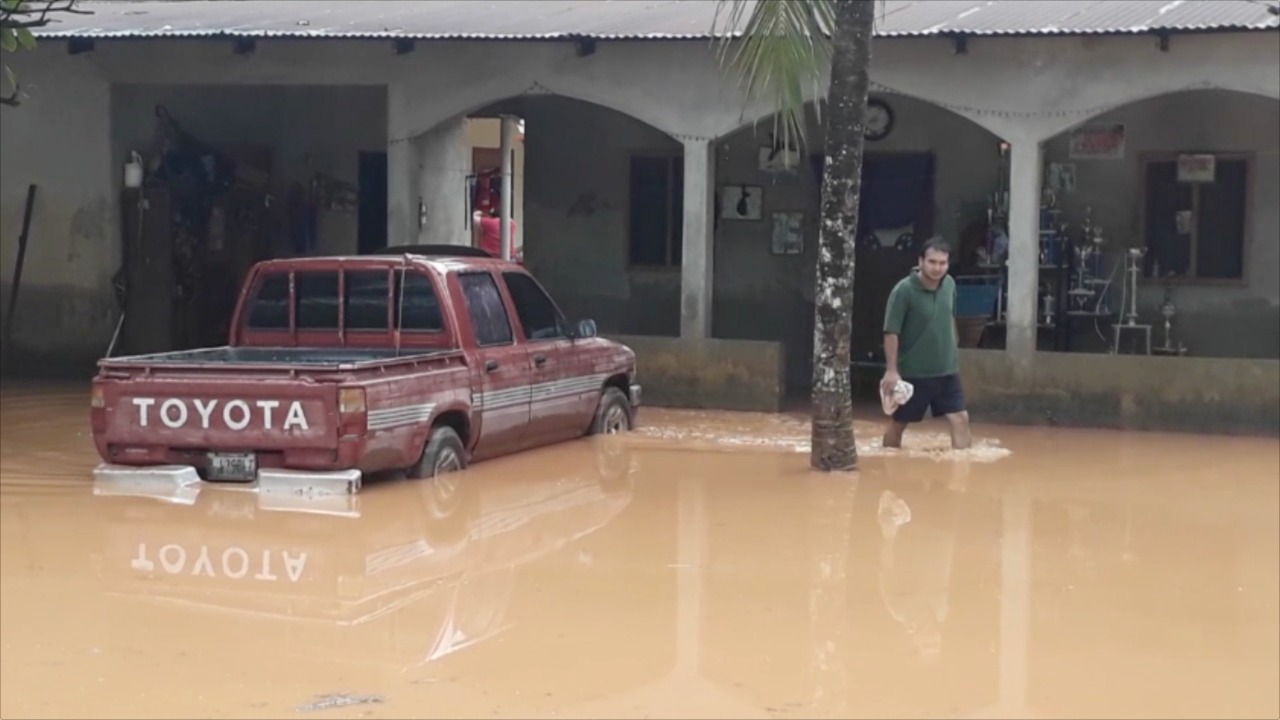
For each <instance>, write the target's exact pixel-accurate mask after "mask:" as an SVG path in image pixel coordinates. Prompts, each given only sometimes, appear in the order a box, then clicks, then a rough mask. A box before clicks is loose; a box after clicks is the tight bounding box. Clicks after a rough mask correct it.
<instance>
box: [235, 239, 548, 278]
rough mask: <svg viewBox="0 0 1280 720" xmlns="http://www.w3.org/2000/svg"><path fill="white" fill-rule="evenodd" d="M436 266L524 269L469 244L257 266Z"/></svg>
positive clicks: (394, 248) (278, 261) (268, 262)
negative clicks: (414, 263)
mask: <svg viewBox="0 0 1280 720" xmlns="http://www.w3.org/2000/svg"><path fill="white" fill-rule="evenodd" d="M406 256H408V257H410V258H412V259H414V260H417V261H420V262H424V263H427V264H429V265H433V266H435V267H436V268H437V269H439V270H440V271H442V272H447V271H457V270H465V269H467V268H481V267H484V268H492V267H495V266H496V267H501V268H511V269H523V267H522V266H521V265H519V264H518V263H515V262H512V261H509V260H503V259H501V258H496V257H494V256H492V255H490V254H489V253H487V252H485V251H484V250H481V249H479V248H474V247H470V246H467V245H397V246H391V247H387V248H382V249H380V250H377V251H374V252H372V253H368V254H365V255H321V256H308V257H295V258H278V259H275V260H263V261H262V262H260V263H258V264H259V266H260V267H261V268H262V269H264V270H273V271H280V270H284V269H293V268H306V267H307V266H310V265H331V264H333V263H335V262H344V263H345V262H351V263H358V264H360V265H364V266H366V267H368V266H371V265H372V266H377V265H386V266H388V267H392V266H395V265H398V264H399V263H400V261H401V260H402V259H403V258H404V257H406Z"/></svg>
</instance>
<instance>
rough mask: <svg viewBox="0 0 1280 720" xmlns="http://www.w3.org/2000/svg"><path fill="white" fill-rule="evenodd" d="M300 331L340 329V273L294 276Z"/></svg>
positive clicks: (312, 273)
mask: <svg viewBox="0 0 1280 720" xmlns="http://www.w3.org/2000/svg"><path fill="white" fill-rule="evenodd" d="M294 278H295V279H294V283H295V292H296V293H297V301H296V302H297V304H298V329H299V330H337V329H338V271H336V270H327V271H312V272H299V273H295V275H294Z"/></svg>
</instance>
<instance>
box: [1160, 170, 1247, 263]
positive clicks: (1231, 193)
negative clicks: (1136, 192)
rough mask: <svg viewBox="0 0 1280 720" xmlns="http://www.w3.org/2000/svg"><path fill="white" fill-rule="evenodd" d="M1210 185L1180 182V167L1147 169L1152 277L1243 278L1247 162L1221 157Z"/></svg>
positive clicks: (1208, 183)
mask: <svg viewBox="0 0 1280 720" xmlns="http://www.w3.org/2000/svg"><path fill="white" fill-rule="evenodd" d="M1214 165H1215V167H1214V177H1213V181H1212V182H1179V180H1178V162H1177V160H1176V159H1171V160H1153V161H1149V162H1147V164H1146V177H1145V180H1146V186H1145V194H1146V197H1145V200H1146V213H1145V215H1146V217H1145V221H1146V233H1145V234H1146V243H1147V250H1148V252H1147V255H1146V257H1145V258H1144V263H1145V266H1146V274H1147V276H1148V277H1151V276H1155V275H1157V273H1158V275H1159V277H1168V276H1170V275H1172V276H1174V277H1185V278H1207V279H1216V280H1238V279H1242V278H1243V277H1244V247H1245V242H1244V239H1245V207H1246V202H1247V194H1248V162H1247V161H1246V160H1244V159H1243V158H1224V157H1218V158H1217V159H1216V160H1215V163H1214Z"/></svg>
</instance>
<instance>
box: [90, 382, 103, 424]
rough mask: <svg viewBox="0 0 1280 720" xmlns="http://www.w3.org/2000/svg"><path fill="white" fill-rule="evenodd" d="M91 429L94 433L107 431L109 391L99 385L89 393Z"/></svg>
mask: <svg viewBox="0 0 1280 720" xmlns="http://www.w3.org/2000/svg"><path fill="white" fill-rule="evenodd" d="M89 427H90V428H92V429H93V432H94V433H102V432H105V431H106V429H107V391H106V390H105V389H104V388H103V387H102V386H101V385H99V384H98V383H94V384H93V389H92V390H90V391H89Z"/></svg>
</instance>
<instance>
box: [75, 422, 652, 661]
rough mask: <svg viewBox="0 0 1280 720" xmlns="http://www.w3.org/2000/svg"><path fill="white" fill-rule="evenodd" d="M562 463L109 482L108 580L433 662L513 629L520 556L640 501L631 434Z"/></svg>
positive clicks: (294, 643)
mask: <svg viewBox="0 0 1280 720" xmlns="http://www.w3.org/2000/svg"><path fill="white" fill-rule="evenodd" d="M584 446H585V444H584ZM553 467H554V470H552V471H549V472H546V473H537V472H531V473H529V474H527V475H525V476H524V477H520V478H518V479H515V480H511V479H504V478H502V477H500V476H498V475H496V474H494V473H488V474H486V473H484V472H483V471H481V470H479V469H477V470H472V471H468V472H467V473H462V474H459V475H457V476H455V477H453V478H451V480H450V482H449V483H433V482H424V481H408V482H405V483H393V484H388V485H385V486H376V485H375V486H371V487H369V488H368V492H364V493H361V494H360V495H359V496H350V497H340V498H319V499H315V500H308V499H302V498H296V499H289V498H282V497H281V496H272V495H266V494H264V495H259V494H257V493H254V492H249V491H238V490H235V489H224V488H216V487H208V486H206V487H204V488H203V489H202V488H199V487H197V488H178V489H173V488H171V489H169V490H167V491H166V490H158V489H156V488H145V487H138V486H120V485H113V484H110V483H106V484H98V485H95V488H94V489H95V494H96V495H99V496H100V497H99V501H100V502H101V503H102V504H103V512H104V514H105V515H106V518H105V520H104V524H103V525H104V533H105V537H104V538H103V542H102V543H101V546H100V554H99V556H98V557H97V560H98V567H99V573H100V575H101V577H102V578H103V580H104V582H105V584H106V589H107V592H108V593H110V594H113V595H122V596H127V597H128V598H130V599H133V600H141V601H145V602H149V603H155V604H158V605H162V606H168V607H170V608H177V609H178V611H180V612H182V613H185V614H186V619H187V620H189V621H190V622H210V623H216V622H218V618H219V617H220V616H226V615H228V614H230V615H231V616H234V617H235V618H237V619H240V620H245V621H246V622H258V623H266V624H268V625H271V626H273V627H275V628H277V629H278V628H279V624H280V623H285V624H286V625H287V626H289V627H290V628H291V629H290V630H288V631H286V634H287V635H288V636H289V637H290V640H291V642H289V643H287V644H288V645H290V646H291V647H290V648H286V649H285V651H286V652H288V650H295V651H300V652H308V651H313V650H319V651H322V652H330V653H335V656H346V657H350V658H352V659H353V660H357V661H358V662H362V663H367V662H375V663H377V662H381V663H388V664H390V665H392V666H395V667H409V666H413V665H417V664H421V663H427V662H431V661H434V660H438V659H440V658H442V657H444V656H446V655H449V654H451V653H454V652H457V651H459V650H461V649H463V648H465V647H468V646H471V645H475V644H477V643H480V642H482V641H484V640H486V639H488V638H491V637H494V636H496V635H497V634H499V633H501V632H502V631H503V630H504V629H505V628H506V627H507V615H508V610H509V604H510V601H511V598H512V593H513V588H514V585H515V583H516V571H517V569H518V568H519V567H520V566H521V565H525V564H528V563H530V562H533V561H535V560H537V559H539V558H542V557H545V556H547V555H550V554H553V553H555V552H556V551H557V550H560V549H562V548H564V547H565V546H567V545H569V544H570V543H572V542H574V541H575V540H576V539H578V538H581V537H583V536H585V535H588V534H590V533H592V532H594V531H596V530H598V529H600V528H601V527H603V526H604V525H606V524H607V523H609V522H610V520H611V519H613V518H614V517H615V516H616V515H617V514H618V513H619V512H620V511H621V510H622V509H623V508H624V507H626V506H627V504H628V503H629V502H630V500H631V493H632V479H631V472H632V468H631V456H630V453H629V452H628V451H626V450H625V449H620V448H618V447H616V446H610V447H606V446H605V445H604V444H602V443H596V444H593V445H591V447H589V448H587V449H585V450H584V448H583V447H577V448H574V449H572V450H569V451H566V452H562V453H559V454H558V455H557V458H556V463H555V465H554V466H553ZM335 651H340V652H335Z"/></svg>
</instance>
